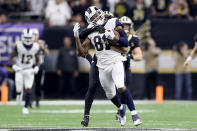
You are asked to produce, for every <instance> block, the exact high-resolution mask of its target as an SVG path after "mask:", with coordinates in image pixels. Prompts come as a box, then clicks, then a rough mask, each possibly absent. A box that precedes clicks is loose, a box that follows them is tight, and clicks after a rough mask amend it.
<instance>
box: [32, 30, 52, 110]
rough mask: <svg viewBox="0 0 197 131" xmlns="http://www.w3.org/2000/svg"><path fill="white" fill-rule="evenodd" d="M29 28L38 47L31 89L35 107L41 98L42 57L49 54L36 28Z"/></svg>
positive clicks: (43, 74)
mask: <svg viewBox="0 0 197 131" xmlns="http://www.w3.org/2000/svg"><path fill="white" fill-rule="evenodd" d="M30 30H31V31H32V32H33V35H34V37H35V40H34V42H35V43H37V44H38V45H39V47H40V67H39V71H38V73H37V74H36V75H35V90H33V93H34V94H35V96H34V99H33V100H35V102H36V107H37V108H39V107H40V104H39V101H40V99H41V95H42V90H43V85H44V78H45V66H44V58H45V56H48V55H49V53H50V51H49V49H48V46H47V44H46V42H45V41H44V40H40V35H39V31H38V29H36V28H32V29H30Z"/></svg>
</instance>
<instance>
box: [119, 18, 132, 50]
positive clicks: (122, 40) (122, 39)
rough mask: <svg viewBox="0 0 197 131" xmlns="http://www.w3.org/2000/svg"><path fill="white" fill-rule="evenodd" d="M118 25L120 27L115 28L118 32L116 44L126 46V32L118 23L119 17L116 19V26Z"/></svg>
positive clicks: (127, 43)
mask: <svg viewBox="0 0 197 131" xmlns="http://www.w3.org/2000/svg"><path fill="white" fill-rule="evenodd" d="M118 26H120V27H122V28H121V29H119V30H117V32H118V33H119V34H120V38H119V40H118V44H119V45H120V46H123V47H128V46H129V42H128V38H127V34H126V33H125V31H124V29H123V25H122V23H120V21H119V19H116V27H118Z"/></svg>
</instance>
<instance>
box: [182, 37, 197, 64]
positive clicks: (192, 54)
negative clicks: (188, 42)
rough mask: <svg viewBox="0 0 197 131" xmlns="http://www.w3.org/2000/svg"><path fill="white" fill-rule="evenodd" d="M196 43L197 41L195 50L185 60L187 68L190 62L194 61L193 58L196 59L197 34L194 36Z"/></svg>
mask: <svg viewBox="0 0 197 131" xmlns="http://www.w3.org/2000/svg"><path fill="white" fill-rule="evenodd" d="M194 41H195V45H194V48H193V49H192V51H191V53H190V55H189V56H188V57H187V59H186V60H185V62H184V67H187V66H188V65H189V64H190V62H191V61H192V58H194V57H195V53H196V52H197V34H196V35H195V36H194Z"/></svg>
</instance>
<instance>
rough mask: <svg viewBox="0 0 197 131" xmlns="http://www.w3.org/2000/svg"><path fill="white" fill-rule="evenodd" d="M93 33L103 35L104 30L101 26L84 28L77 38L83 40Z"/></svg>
mask: <svg viewBox="0 0 197 131" xmlns="http://www.w3.org/2000/svg"><path fill="white" fill-rule="evenodd" d="M94 31H98V32H100V33H104V32H105V28H104V27H103V26H102V25H99V26H93V27H91V28H85V29H84V30H82V31H81V32H80V33H79V38H80V39H85V38H86V37H88V35H89V34H91V33H92V32H94Z"/></svg>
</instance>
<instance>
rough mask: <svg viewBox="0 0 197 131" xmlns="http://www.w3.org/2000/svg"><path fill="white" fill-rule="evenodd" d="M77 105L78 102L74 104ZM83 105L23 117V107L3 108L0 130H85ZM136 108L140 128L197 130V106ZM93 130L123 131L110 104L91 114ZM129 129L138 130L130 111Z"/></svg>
mask: <svg viewBox="0 0 197 131" xmlns="http://www.w3.org/2000/svg"><path fill="white" fill-rule="evenodd" d="M73 103H74V102H73ZM83 106H84V105H83V104H78V105H73V104H71V105H69V104H66V105H64V104H62V105H41V107H40V108H39V109H36V108H33V109H30V114H29V115H23V114H22V112H21V110H22V106H16V105H6V106H5V105H0V128H68V127H81V125H80V121H81V120H82V117H83ZM136 108H137V110H139V116H140V118H141V120H142V122H143V124H142V125H140V126H138V127H137V128H197V102H195V101H165V102H164V103H163V104H155V103H154V101H138V102H136ZM91 111H92V112H91V117H90V123H89V127H116V128H121V126H120V124H119V122H118V121H116V120H115V113H116V108H115V107H114V106H113V105H112V104H110V103H107V104H106V103H104V104H102V102H101V104H94V105H93V108H92V110H91ZM124 127H126V128H134V125H133V123H132V121H131V117H130V113H129V111H128V110H127V124H126V125H125V126H124Z"/></svg>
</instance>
